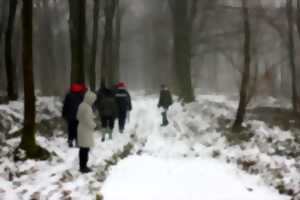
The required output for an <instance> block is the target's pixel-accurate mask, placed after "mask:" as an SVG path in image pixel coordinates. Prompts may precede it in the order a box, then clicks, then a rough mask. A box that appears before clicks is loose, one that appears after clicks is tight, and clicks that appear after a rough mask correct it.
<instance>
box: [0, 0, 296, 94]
mask: <svg viewBox="0 0 300 200" xmlns="http://www.w3.org/2000/svg"><path fill="white" fill-rule="evenodd" d="M8 2H9V0H1V1H0V24H1V27H2V29H4V28H5V27H6V25H7V17H8V9H7V7H8ZM19 4H21V2H19ZM250 4H251V5H250V21H251V33H252V41H251V54H252V62H251V72H252V76H251V79H255V82H256V84H257V93H258V94H259V95H273V96H277V97H278V96H289V95H290V94H291V86H290V85H291V81H290V68H289V66H288V65H289V61H288V51H287V40H288V38H287V35H288V34H287V31H288V30H287V20H286V16H285V15H286V13H285V1H284V0H282V1H260V0H253V1H251V3H250ZM196 5H197V9H196V11H195V14H194V15H193V18H191V20H192V21H191V22H190V23H191V24H192V25H191V32H190V33H191V71H192V84H193V88H195V89H199V90H197V91H200V92H203V93H205V92H208V91H210V92H217V93H219V92H223V93H224V92H225V93H227V92H228V93H237V92H238V91H239V88H240V82H241V74H242V71H243V22H242V11H241V9H240V1H238V0H226V1H225V0H224V1H217V0H204V1H200V0H199V2H198V3H197V4H196ZM93 6H94V1H92V0H87V8H86V25H87V30H86V32H87V35H86V44H85V46H86V48H85V58H86V59H85V63H86V66H88V64H89V58H90V49H91V48H90V47H91V45H92V43H93V42H92V21H93ZM119 10H120V11H119V12H120V16H121V17H120V19H121V26H120V27H121V43H120V77H121V78H120V79H121V80H123V81H125V82H127V83H128V85H129V88H130V89H131V90H145V91H146V92H149V93H152V92H156V91H157V90H158V88H159V86H160V84H161V83H166V84H168V85H169V86H170V88H171V89H172V88H173V83H174V81H173V77H174V76H176V74H175V73H176V72H175V71H174V70H173V68H172V66H173V64H174V59H173V48H172V46H173V20H172V14H171V11H170V5H169V2H168V0H120V5H119ZM191 10H193V9H191ZM20 13H21V6H20V5H18V10H17V16H16V20H15V25H14V28H15V29H14V34H13V40H12V41H13V50H12V52H13V55H12V56H13V61H14V62H15V64H16V66H17V69H18V72H19V73H17V74H18V78H17V82H18V85H19V90H21V89H22V87H21V86H20V85H22V78H21V77H22V76H21V69H22V68H21V65H22V62H21V56H22V55H21V46H22V42H21V39H22V38H21V37H22V34H21V16H20ZM104 23H105V19H104V11H103V6H101V9H100V20H99V33H98V42H97V43H98V49H97V54H96V55H97V59H96V69H97V72H98V73H97V75H96V77H97V88H98V87H99V86H100V77H101V76H100V68H101V55H102V53H101V51H102V43H103V35H104ZM0 33H1V31H0ZM294 36H295V37H294V38H295V45H296V50H295V51H296V53H295V55H296V58H295V59H296V66H297V68H298V69H300V67H299V65H300V60H299V56H297V55H299V50H300V49H299V42H300V41H299V37H298V33H297V30H296V28H295V33H294ZM2 39H4V34H3V35H2ZM0 45H1V50H0V53H1V54H0V76H1V78H0V90H1V93H5V88H6V81H5V80H6V78H5V77H6V76H5V68H4V65H5V62H4V48H2V46H3V42H2V43H0ZM70 54H71V53H70V32H69V5H68V1H67V0H35V3H34V69H35V83H36V89H37V90H39V91H40V93H42V95H63V94H64V93H65V92H66V90H67V88H68V87H69V84H70V75H69V74H70V65H71V59H70ZM298 71H300V70H298ZM298 74H299V75H300V73H298ZM86 77H88V75H86ZM87 79H88V78H87Z"/></svg>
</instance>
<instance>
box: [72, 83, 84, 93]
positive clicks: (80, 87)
mask: <svg viewBox="0 0 300 200" xmlns="http://www.w3.org/2000/svg"><path fill="white" fill-rule="evenodd" d="M70 90H71V92H73V93H80V92H85V91H86V90H87V88H86V86H85V85H84V84H82V83H72V84H71V88H70Z"/></svg>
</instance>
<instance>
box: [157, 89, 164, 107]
mask: <svg viewBox="0 0 300 200" xmlns="http://www.w3.org/2000/svg"><path fill="white" fill-rule="evenodd" d="M162 96H163V94H162V91H160V94H159V100H158V104H157V107H159V108H160V107H162V106H163V105H162Z"/></svg>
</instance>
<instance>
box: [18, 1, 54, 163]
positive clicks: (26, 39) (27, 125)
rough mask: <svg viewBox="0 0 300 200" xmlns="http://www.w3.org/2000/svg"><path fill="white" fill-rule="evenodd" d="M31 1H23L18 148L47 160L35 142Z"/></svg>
mask: <svg viewBox="0 0 300 200" xmlns="http://www.w3.org/2000/svg"><path fill="white" fill-rule="evenodd" d="M32 10H33V4H32V0H23V10H22V22H23V23H22V25H23V49H22V59H23V79H24V128H23V130H22V138H21V143H20V148H21V149H23V150H24V151H25V152H26V158H31V159H47V158H48V157H49V153H48V152H47V151H46V150H44V149H42V148H41V147H39V146H38V145H37V144H36V141H35V114H36V110H35V95H34V75H33V34H32V32H33V29H32V28H33V25H32V24H33V23H32V18H33V17H32V15H33V14H32Z"/></svg>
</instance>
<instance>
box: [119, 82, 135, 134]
mask: <svg viewBox="0 0 300 200" xmlns="http://www.w3.org/2000/svg"><path fill="white" fill-rule="evenodd" d="M115 97H116V102H117V108H118V121H119V131H120V133H123V132H124V128H125V122H126V118H127V117H128V116H127V114H129V112H130V111H131V110H132V105H131V97H130V94H129V93H128V91H127V90H126V84H125V83H124V82H119V83H117V84H116V91H115Z"/></svg>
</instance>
